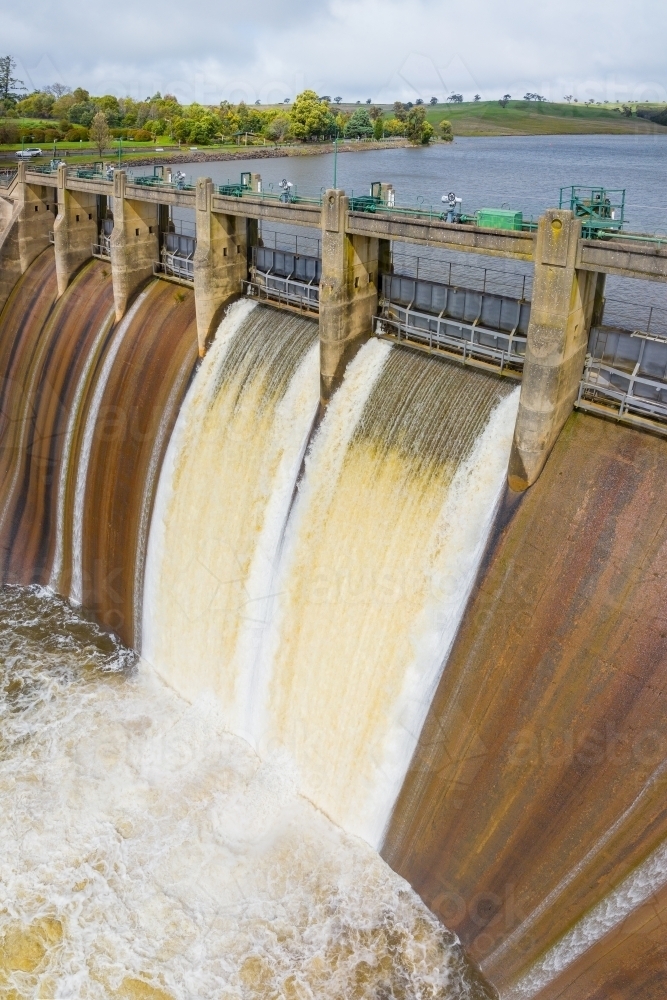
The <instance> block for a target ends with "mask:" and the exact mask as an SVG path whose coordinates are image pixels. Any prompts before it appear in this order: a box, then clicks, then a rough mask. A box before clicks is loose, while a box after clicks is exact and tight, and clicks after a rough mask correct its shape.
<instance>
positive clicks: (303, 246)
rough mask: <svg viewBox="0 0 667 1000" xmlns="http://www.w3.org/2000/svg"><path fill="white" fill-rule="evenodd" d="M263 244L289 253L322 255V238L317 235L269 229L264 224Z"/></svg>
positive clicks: (307, 255)
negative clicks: (303, 234)
mask: <svg viewBox="0 0 667 1000" xmlns="http://www.w3.org/2000/svg"><path fill="white" fill-rule="evenodd" d="M261 238H262V244H263V246H264V247H265V248H266V249H270V250H286V251H287V252H288V253H294V254H303V255H304V256H306V257H321V256H322V240H321V239H319V238H318V237H316V236H302V235H300V234H295V233H287V232H284V231H282V230H279V229H267V228H266V226H264V225H262V230H261Z"/></svg>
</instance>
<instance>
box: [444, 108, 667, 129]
mask: <svg viewBox="0 0 667 1000" xmlns="http://www.w3.org/2000/svg"><path fill="white" fill-rule="evenodd" d="M661 108H662V105H660V106H659V107H656V110H660V109H661ZM427 117H428V120H429V121H430V122H431V124H432V125H437V124H438V123H439V122H440V121H442V119H443V118H447V119H448V120H449V121H450V122H451V123H452V128H453V130H454V135H568V134H573V133H588V134H590V133H596V132H600V133H602V132H607V133H626V134H627V133H632V134H637V133H642V134H643V133H656V132H662V133H665V134H666V135H667V128H665V127H664V126H661V125H655V124H654V123H653V122H650V121H647V120H646V119H644V118H637V117H636V116H635V115H633V116H632V117H631V118H626V117H624V116H623V114H622V113H621V111H620V109H619V107H617V106H612V105H608V106H607V107H604V106H596V105H591V106H589V107H586V106H584V105H582V104H552V103H551V102H548V101H544V102H543V101H539V102H538V101H509V102H508V104H507V106H506V107H504V108H503V107H501V106H500V104H499V103H498V101H479V102H478V103H476V104H475V103H472V102H471V103H467V104H436V105H432V106H431V105H429V106H428V107H427Z"/></svg>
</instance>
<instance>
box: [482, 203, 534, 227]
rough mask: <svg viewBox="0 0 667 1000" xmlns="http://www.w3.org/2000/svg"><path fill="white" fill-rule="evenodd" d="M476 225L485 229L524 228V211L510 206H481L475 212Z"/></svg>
mask: <svg viewBox="0 0 667 1000" xmlns="http://www.w3.org/2000/svg"><path fill="white" fill-rule="evenodd" d="M475 225H476V226H482V227H483V228H484V229H514V230H521V229H523V212H513V211H512V210H511V209H508V208H481V209H480V210H479V212H476V213H475Z"/></svg>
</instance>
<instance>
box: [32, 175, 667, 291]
mask: <svg viewBox="0 0 667 1000" xmlns="http://www.w3.org/2000/svg"><path fill="white" fill-rule="evenodd" d="M25 179H26V182H27V183H29V184H33V185H38V184H39V185H48V184H49V182H50V183H51V184H52V185H53V186H55V184H56V175H55V174H44V173H41V172H34V171H30V170H26V174H25ZM65 186H66V189H67V190H68V191H77V192H81V193H86V194H95V195H105V196H107V197H108V198H111V197H112V196H113V181H110V180H107V179H106V178H102V177H100V178H99V179H97V178H84V177H77V176H75V175H74V174H72V173H69V172H68V174H67V178H66V182H65ZM126 197H127V198H128V199H131V200H133V201H137V202H144V203H146V204H152V205H170V206H175V207H179V208H190V209H193V210H194V209H195V205H196V192H195V191H194V190H179V189H178V188H177V187H176V186H175V185H170V184H161V185H156V186H155V187H147V186H144V185H141V184H134V183H132V180H131V179H129V178H128V179H127V184H126ZM212 211H213V212H214V213H216V214H221V215H233V216H238V217H240V218H246V219H256V220H261V221H264V222H276V223H286V224H290V225H296V226H307V227H311V228H313V229H319V228H320V226H321V217H322V206H321V203H320V202H318V201H317V200H313V202H312V203H307V202H304V201H297V202H293V203H284V202H280V201H278V200H277V199H276V198H275V197H273V196H272V197H267V196H266V195H262V194H244V195H243V196H242V197H239V198H236V197H229V196H225V195H220V194H217V193H215V190H214V191H213V196H212ZM345 232H346V233H347V234H348V235H350V236H362V237H368V238H375V239H384V240H397V241H400V242H401V243H412V244H416V245H421V246H429V247H435V248H439V249H444V250H457V251H463V252H466V251H467V252H470V253H475V254H482V255H487V256H493V257H504V258H507V259H514V260H524V261H533V260H534V259H535V245H536V240H537V234H536V233H534V232H512V231H507V230H500V229H484V228H481V227H478V226H467V225H465V226H464V225H458V224H454V223H448V222H444V221H443V220H441V219H439V218H424V214H423V213H421V214H418V211H417V210H415V214H414V216H413V215H411V214H409V210H408V209H402V210H397V211H395V212H392V211H391V210H390V209H386V210H385V209H383V210H382V211H381V212H373V213H370V212H351V211H347V212H346V215H345ZM577 267H578V268H580V269H581V270H587V271H595V272H597V273H602V274H615V275H620V276H623V277H629V278H640V279H648V280H653V281H667V241H665V242H663V243H659V242H658V243H654V242H650V241H642V240H641V239H635V238H633V239H628V240H623V239H622V238H620V239H614V240H613V241H611V240H583V239H580V240H579V245H578V252H577Z"/></svg>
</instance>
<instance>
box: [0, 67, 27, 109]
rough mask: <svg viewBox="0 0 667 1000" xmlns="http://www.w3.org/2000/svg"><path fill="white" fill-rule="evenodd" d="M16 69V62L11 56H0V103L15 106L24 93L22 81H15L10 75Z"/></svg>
mask: <svg viewBox="0 0 667 1000" xmlns="http://www.w3.org/2000/svg"><path fill="white" fill-rule="evenodd" d="M15 69H16V61H15V60H14V58H13V57H12V56H0V101H4V102H5V103H6V104H15V103H16V101H18V99H19V97H20V96H21V94H22V93H23V92H24V91H25V89H26V87H25V83H24V82H23V80H17V79H16V77H15V76H12V73H13V72H14V70H15Z"/></svg>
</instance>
